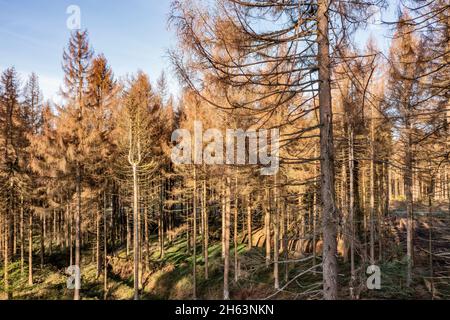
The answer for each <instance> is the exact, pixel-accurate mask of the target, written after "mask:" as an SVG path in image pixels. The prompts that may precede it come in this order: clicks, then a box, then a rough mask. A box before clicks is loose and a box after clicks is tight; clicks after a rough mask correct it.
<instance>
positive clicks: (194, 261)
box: [192, 165, 197, 300]
mask: <svg viewBox="0 0 450 320" xmlns="http://www.w3.org/2000/svg"><path fill="white" fill-rule="evenodd" d="M192 218H193V231H192V235H193V238H194V245H193V255H192V282H193V283H192V298H193V299H194V300H197V169H196V166H195V165H194V192H193V206H192Z"/></svg>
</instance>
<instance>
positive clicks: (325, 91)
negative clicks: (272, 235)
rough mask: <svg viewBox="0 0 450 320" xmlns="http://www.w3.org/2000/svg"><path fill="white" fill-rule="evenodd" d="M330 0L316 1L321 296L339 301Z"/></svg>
mask: <svg viewBox="0 0 450 320" xmlns="http://www.w3.org/2000/svg"><path fill="white" fill-rule="evenodd" d="M329 5H330V1H329V0H319V1H318V12H317V16H318V19H319V21H318V34H317V43H318V61H319V105H320V108H319V112H320V125H321V126H320V151H321V152H320V154H321V196H322V206H323V210H322V223H323V295H324V299H326V300H335V299H337V298H338V284H337V261H336V256H337V240H336V236H337V223H338V222H337V214H336V201H335V190H334V150H333V148H334V146H333V116H332V109H331V86H330V78H331V75H330V74H331V71H330V69H331V66H330V57H329V50H330V48H329V46H330V44H329V39H328V23H329V21H328V19H329V18H328V17H329V11H328V9H329Z"/></svg>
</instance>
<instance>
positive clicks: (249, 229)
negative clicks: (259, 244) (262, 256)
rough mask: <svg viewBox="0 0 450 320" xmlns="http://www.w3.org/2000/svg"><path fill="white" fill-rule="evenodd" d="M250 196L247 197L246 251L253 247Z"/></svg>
mask: <svg viewBox="0 0 450 320" xmlns="http://www.w3.org/2000/svg"><path fill="white" fill-rule="evenodd" d="M250 202H251V195H250V194H249V195H248V196H247V240H248V244H247V249H248V250H250V249H251V248H252V245H253V234H252V233H253V231H252V205H251V203H250Z"/></svg>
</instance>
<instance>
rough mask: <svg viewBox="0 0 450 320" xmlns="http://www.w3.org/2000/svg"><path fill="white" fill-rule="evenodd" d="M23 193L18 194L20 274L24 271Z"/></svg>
mask: <svg viewBox="0 0 450 320" xmlns="http://www.w3.org/2000/svg"><path fill="white" fill-rule="evenodd" d="M24 219H25V217H24V213H23V195H20V274H21V275H22V276H23V274H24V273H25V266H24V265H25V262H24V261H25V257H24V256H25V237H24V224H25V221H24Z"/></svg>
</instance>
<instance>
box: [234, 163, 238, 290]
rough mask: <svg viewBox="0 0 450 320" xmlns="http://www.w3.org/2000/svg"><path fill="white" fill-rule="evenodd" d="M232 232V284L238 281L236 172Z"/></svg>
mask: <svg viewBox="0 0 450 320" xmlns="http://www.w3.org/2000/svg"><path fill="white" fill-rule="evenodd" d="M234 181H235V182H234V221H233V222H234V231H233V240H234V244H233V247H234V282H238V280H239V260H238V213H239V207H238V206H239V198H238V194H239V192H238V184H237V170H236V174H235V180H234Z"/></svg>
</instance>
